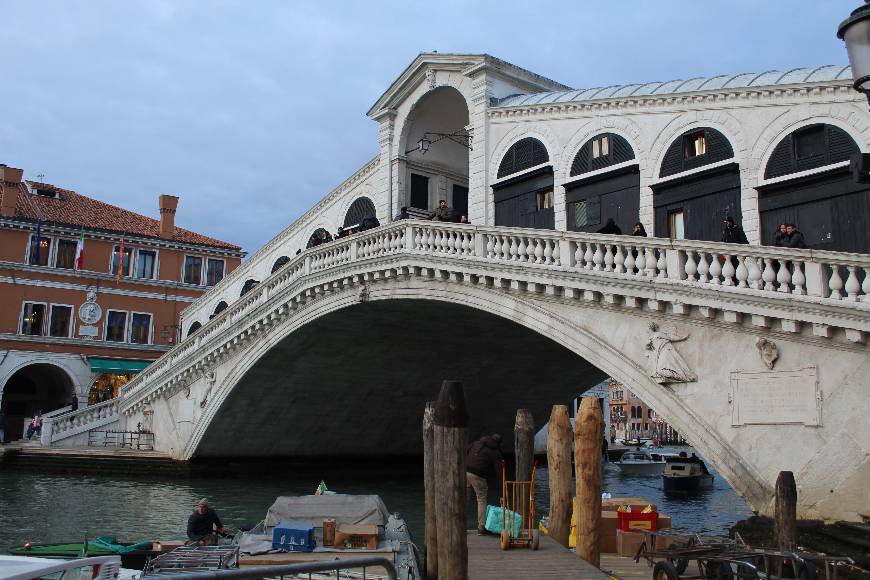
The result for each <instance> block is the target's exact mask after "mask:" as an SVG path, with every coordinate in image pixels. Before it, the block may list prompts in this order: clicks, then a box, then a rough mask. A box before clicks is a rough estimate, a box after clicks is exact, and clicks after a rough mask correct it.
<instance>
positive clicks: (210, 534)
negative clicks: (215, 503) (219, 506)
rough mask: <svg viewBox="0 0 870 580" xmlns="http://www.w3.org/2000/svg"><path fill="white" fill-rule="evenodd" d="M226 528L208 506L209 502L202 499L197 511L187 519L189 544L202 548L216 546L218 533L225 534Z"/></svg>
mask: <svg viewBox="0 0 870 580" xmlns="http://www.w3.org/2000/svg"><path fill="white" fill-rule="evenodd" d="M225 532H226V528H224V525H223V524H222V523H221V519H220V518H219V517H218V515H217V512H216V511H214V510H213V509H211V508H210V507H209V506H208V500H207V499H205V498H202V499H201V500H199V503H197V504H196V509H194V510H193V513H192V514H190V517H189V518H187V537H188V543H189V544H190V543H196V544H199V545H202V546H216V545H217V540H218V533H225Z"/></svg>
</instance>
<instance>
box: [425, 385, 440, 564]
mask: <svg viewBox="0 0 870 580" xmlns="http://www.w3.org/2000/svg"><path fill="white" fill-rule="evenodd" d="M434 420H435V401H429V402H428V403H426V408H425V410H424V411H423V488H424V490H425V491H424V493H425V496H426V578H428V579H429V580H437V579H438V528H437V523H436V522H437V520H436V517H437V516H436V514H435V505H436V501H435V489H436V487H437V484H436V483H435V482H436V479H435V423H434Z"/></svg>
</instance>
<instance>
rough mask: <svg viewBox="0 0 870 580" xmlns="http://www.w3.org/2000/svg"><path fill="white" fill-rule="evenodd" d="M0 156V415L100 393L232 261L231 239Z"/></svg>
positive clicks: (155, 347)
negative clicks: (62, 183) (39, 177)
mask: <svg viewBox="0 0 870 580" xmlns="http://www.w3.org/2000/svg"><path fill="white" fill-rule="evenodd" d="M177 205H178V198H177V197H173V196H168V195H163V196H160V198H159V210H160V217H159V219H153V218H149V217H146V216H142V215H139V214H136V213H134V212H131V211H127V210H124V209H122V208H118V207H115V206H112V205H109V204H106V203H103V202H100V201H98V200H96V199H93V198H90V197H87V196H84V195H81V194H78V193H76V192H74V191H70V190H66V189H62V188H59V187H56V186H54V185H50V184H45V183H39V182H34V181H29V180H24V179H23V172H22V171H21V170H20V169H15V168H11V167H7V166H5V165H2V164H0V412H2V413H3V414H4V416H5V419H6V421H5V422H6V440H7V441H9V440H13V439H16V438H17V437H18V436H20V434H21V431H22V427H23V425H24V423H25V421H26V420H27V418H28V417H30V416H32V415H33V414H34V413H37V412H40V411H41V412H43V413H48V412H50V411H52V410H56V409H59V408H63V407H65V406H67V405H70V404H71V403H72V401H73V398H75V399H77V401H78V402H79V403H80V404H86V403H94V402H98V401H100V400H103V399H106V398H111V397H113V396H115V395H116V394H117V389H118V388H120V386H122V385H123V384H124V383H125V382H126V381H127V380H129V378H131V377H132V376H134V375H135V374H136V373H137V372H138V371H140V370H142V369H143V368H145V367H146V366H147V365H148V363H150V362H151V361H153V360H154V359H156V358H158V357H159V356H160V355H161V354H162V353H164V352H166V351H167V350H169V349H170V348H171V347H172V345H173V344H175V343H176V342H177V341H178V339H179V329H180V326H179V320H180V314H181V311H182V310H184V308H185V307H186V306H187V305H188V304H190V303H191V302H193V301H194V300H196V298H198V297H199V296H200V295H202V294H203V292H205V291H206V290H207V289H208V288H209V287H210V286H213V285H214V284H216V283H218V282H219V281H220V280H221V279H223V277H224V276H226V274H228V273H229V272H231V271H232V270H234V269H235V268H236V267H237V266H238V265H239V264H240V262H241V259H242V258H243V257H244V253H243V252H242V250H241V248H240V247H238V246H236V245H233V244H230V243H227V242H223V241H220V240H216V239H213V238H209V237H207V236H204V235H202V234H198V233H196V232H191V231H189V230H185V229H183V228H178V227H176V226H175V212H176V209H177Z"/></svg>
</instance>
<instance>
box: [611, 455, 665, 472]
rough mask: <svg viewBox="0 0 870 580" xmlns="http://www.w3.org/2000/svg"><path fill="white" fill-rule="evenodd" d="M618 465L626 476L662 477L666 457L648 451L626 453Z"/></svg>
mask: <svg viewBox="0 0 870 580" xmlns="http://www.w3.org/2000/svg"><path fill="white" fill-rule="evenodd" d="M616 465H618V466H619V469H620V471H622V473H624V474H625V475H661V474H662V473H663V472H664V470H665V456H664V455H662V454H661V453H649V452H647V451H626V452H625V453H623V454H622V457H620V458H619V461H617V462H616Z"/></svg>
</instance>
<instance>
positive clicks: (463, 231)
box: [121, 220, 870, 399]
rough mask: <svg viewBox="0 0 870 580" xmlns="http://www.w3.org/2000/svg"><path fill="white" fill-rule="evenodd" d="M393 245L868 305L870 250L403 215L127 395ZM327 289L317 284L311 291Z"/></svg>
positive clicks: (216, 321)
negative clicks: (304, 288) (288, 298)
mask: <svg viewBox="0 0 870 580" xmlns="http://www.w3.org/2000/svg"><path fill="white" fill-rule="evenodd" d="M395 254H402V255H406V256H408V257H409V258H417V259H425V257H426V256H432V257H447V258H452V259H461V260H464V261H466V262H467V263H468V264H469V265H470V266H474V267H475V268H476V269H477V270H481V269H482V270H483V271H491V272H492V274H493V276H494V277H500V274H499V269H500V268H502V266H503V265H507V266H515V265H520V264H522V265H523V266H524V267H527V268H529V269H530V270H529V272H530V273H532V272H534V271H535V270H553V271H558V272H561V273H563V274H564V273H568V274H573V275H575V276H577V279H578V280H583V279H585V278H586V277H597V276H604V277H607V278H608V279H610V278H617V279H618V278H623V279H625V280H645V281H648V282H651V283H656V284H667V285H674V284H677V285H682V286H691V287H698V288H709V289H714V290H716V289H718V290H722V291H724V290H727V291H728V292H734V293H747V294H751V295H753V296H756V297H757V296H766V297H768V298H772V299H777V298H785V297H786V296H788V298H789V299H806V300H819V299H822V300H825V301H829V302H831V303H838V304H841V305H843V306H846V305H848V304H850V303H851V304H854V305H855V306H854V307H855V308H859V309H861V310H864V311H867V310H870V307H868V306H866V305H867V304H868V303H870V298H868V296H870V276H868V272H870V256H867V255H863V254H846V253H836V252H819V251H813V250H791V249H783V248H773V247H766V246H749V245H737V244H722V243H713V242H702V241H693V240H668V239H662V238H643V237H632V236H616V235H605V234H588V233H577V232H560V231H552V230H530V229H520V228H501V227H485V226H472V225H467V224H452V223H442V222H430V221H416V220H403V221H398V222H394V223H391V224H389V225H385V226H381V227H379V228H376V229H374V230H370V231H367V232H364V233H361V234H356V235H353V236H349V237H347V238H342V239H339V240H335V241H333V242H329V243H326V244H323V245H320V246H317V247H315V248H310V249H308V250H306V251H304V252H302V253H301V254H299V255H297V256H295V258H294V259H292V260H291V261H290V262H288V263H287V264H285V265H284V266H283V267H282V268H280V269H279V270H278V271H276V272H275V273H273V274H272V275H271V276H270V277H269V278H267V279H266V280H264V281H263V283H261V284H259V285H258V286H257V287H255V288H254V289H253V290H252V291H251V292H249V293H248V294H246V295H245V296H243V297H242V298H239V299H236V302H235V303H233V304H231V305H230V307H229V308H227V309H226V310H225V311H224V312H222V313H220V314H218V315H217V316H216V317H214V318H213V319H212V320H210V321H207V322H206V323H205V324H204V326H203V327H202V328H201V329H199V330H198V331H197V332H195V333H194V334H192V335H191V336H190V337H188V338H186V339H185V340H183V341H182V342H181V343H180V344H178V345H177V346H176V347H175V348H173V349H172V350H171V351H169V352H168V353H166V354H165V355H164V356H162V357H161V358H160V359H159V360H158V361H156V362H155V363H153V364H152V365H151V366H149V367H148V368H147V369H145V370H144V371H143V372H141V373H140V374H139V375H138V376H137V377H136V378H135V379H134V380H133V381H131V382H130V383H128V384H127V385H126V386H125V387H124V388H123V389H122V392H121V398H122V399H123V398H124V397H126V396H128V395H129V394H131V393H133V392H134V391H138V390H139V389H141V388H147V387H148V385H157V384H163V387H161V388H167V387H166V385H167V384H168V383H169V381H170V379H171V377H173V376H177V375H178V372H179V369H184V368H190V367H191V366H192V365H194V364H195V362H196V361H197V360H198V359H197V357H198V352H199V350H200V349H201V348H203V347H206V346H209V345H213V344H214V345H216V344H218V343H226V342H227V336H226V334H227V333H234V338H233V339H232V340H234V341H236V342H238V341H244V340H247V339H248V338H249V337H250V336H251V335H252V332H253V331H254V330H255V329H253V328H252V329H251V330H241V331H239V329H238V328H237V327H235V326H234V324H235V323H236V322H237V321H243V320H245V319H246V317H249V315H251V314H252V313H253V312H255V311H257V310H258V308H260V307H261V306H262V305H263V304H269V303H270V300H271V298H272V297H273V296H278V295H280V294H282V293H284V292H291V293H292V292H295V291H296V289H298V288H299V285H300V284H303V285H304V279H305V278H306V277H307V276H314V275H318V276H322V275H323V274H325V273H328V272H329V271H330V270H333V269H335V270H339V269H341V268H343V267H346V266H348V265H351V264H354V263H357V262H361V261H363V260H370V259H374V258H378V257H383V256H389V255H395ZM533 269H534V270H533ZM326 288H329V287H328V286H327V287H320V288H319V289H318V288H314V289H312V291H311V292H312V295H316V294H318V293H319V292H321V291H323V290H324V289H326ZM231 298H232V297H229V296H228V297H226V300H227V302H230V299H231ZM194 306H195V305H194ZM277 314H278V311H276V312H275V313H274V315H268V320H272V319H273V318H274V316H275V315H277ZM226 348H229V347H226Z"/></svg>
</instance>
